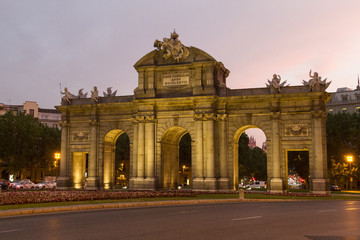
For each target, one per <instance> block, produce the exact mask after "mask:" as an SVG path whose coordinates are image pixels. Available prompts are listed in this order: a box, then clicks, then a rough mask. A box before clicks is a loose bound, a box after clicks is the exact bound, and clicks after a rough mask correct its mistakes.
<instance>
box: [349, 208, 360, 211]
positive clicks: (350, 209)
mask: <svg viewBox="0 0 360 240" xmlns="http://www.w3.org/2000/svg"><path fill="white" fill-rule="evenodd" d="M359 209H360V208H347V209H346V210H347V211H352V210H359Z"/></svg>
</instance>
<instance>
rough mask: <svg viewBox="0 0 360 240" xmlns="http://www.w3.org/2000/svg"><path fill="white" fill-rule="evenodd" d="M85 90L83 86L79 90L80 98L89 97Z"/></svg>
mask: <svg viewBox="0 0 360 240" xmlns="http://www.w3.org/2000/svg"><path fill="white" fill-rule="evenodd" d="M83 90H84V89H83V88H82V89H80V90H79V94H78V96H77V97H78V98H86V97H87V94H88V93H85V94H84V92H83Z"/></svg>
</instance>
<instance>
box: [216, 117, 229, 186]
mask: <svg viewBox="0 0 360 240" xmlns="http://www.w3.org/2000/svg"><path fill="white" fill-rule="evenodd" d="M217 120H218V122H217V123H218V135H219V139H218V143H219V155H218V156H219V167H220V179H219V188H220V189H229V187H230V186H229V183H230V179H229V176H228V171H227V164H226V161H227V151H226V141H227V131H226V123H227V122H226V120H227V114H218V115H217Z"/></svg>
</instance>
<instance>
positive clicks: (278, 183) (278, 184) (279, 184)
mask: <svg viewBox="0 0 360 240" xmlns="http://www.w3.org/2000/svg"><path fill="white" fill-rule="evenodd" d="M283 192H284V189H283V181H282V180H281V178H272V179H271V180H270V193H283Z"/></svg>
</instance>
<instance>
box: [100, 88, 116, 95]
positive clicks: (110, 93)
mask: <svg viewBox="0 0 360 240" xmlns="http://www.w3.org/2000/svg"><path fill="white" fill-rule="evenodd" d="M111 89H112V87H108V88H107V90H106V91H107V93H106V92H103V94H104V97H114V96H115V95H116V92H117V90H116V91H115V92H112V90H111Z"/></svg>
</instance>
